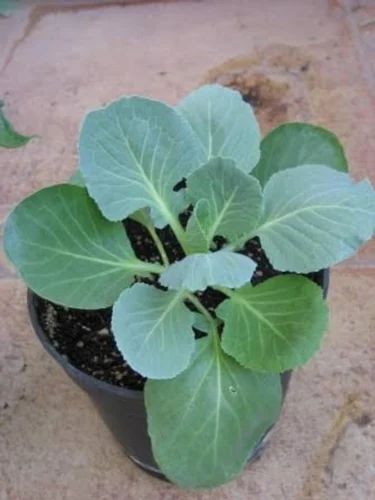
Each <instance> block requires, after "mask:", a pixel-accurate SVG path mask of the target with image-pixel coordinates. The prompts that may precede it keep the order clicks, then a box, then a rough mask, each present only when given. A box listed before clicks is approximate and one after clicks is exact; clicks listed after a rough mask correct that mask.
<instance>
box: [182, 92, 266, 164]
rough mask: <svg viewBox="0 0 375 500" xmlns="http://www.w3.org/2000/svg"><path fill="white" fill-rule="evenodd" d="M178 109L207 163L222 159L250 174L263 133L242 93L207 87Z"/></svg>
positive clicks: (189, 97) (189, 96) (186, 98)
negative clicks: (217, 158) (233, 162)
mask: <svg viewBox="0 0 375 500" xmlns="http://www.w3.org/2000/svg"><path fill="white" fill-rule="evenodd" d="M177 109H178V110H179V111H180V113H181V114H182V115H183V116H185V117H186V118H187V119H188V121H189V122H190V125H191V127H192V128H193V130H194V132H195V133H196V135H197V137H198V138H199V141H200V143H201V149H202V151H203V152H204V157H205V160H206V161H208V160H210V159H211V158H214V157H216V156H220V157H222V158H229V159H231V160H234V161H235V162H236V165H237V166H238V168H240V169H241V170H243V171H244V172H246V173H248V172H250V171H251V170H252V169H253V168H254V167H255V165H256V164H257V163H258V160H259V156H260V130H259V126H258V123H257V121H256V118H255V115H254V113H253V111H252V109H251V106H250V105H249V104H247V103H245V102H244V101H243V100H242V97H241V94H240V93H239V92H237V91H235V90H231V89H229V88H226V87H222V86H221V85H216V84H215V85H205V86H203V87H200V88H199V89H197V90H195V91H194V92H192V93H191V94H189V95H188V96H187V97H185V99H183V100H182V101H181V102H180V103H179V105H178V106H177Z"/></svg>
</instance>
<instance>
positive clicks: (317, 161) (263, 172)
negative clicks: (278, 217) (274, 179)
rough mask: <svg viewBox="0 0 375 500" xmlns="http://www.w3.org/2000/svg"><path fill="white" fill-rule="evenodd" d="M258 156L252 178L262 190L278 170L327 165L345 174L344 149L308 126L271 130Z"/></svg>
mask: <svg viewBox="0 0 375 500" xmlns="http://www.w3.org/2000/svg"><path fill="white" fill-rule="evenodd" d="M260 150H261V155H260V160H259V163H258V165H257V166H256V167H255V169H254V170H253V172H252V174H253V175H254V176H255V177H257V179H259V182H260V183H261V184H262V186H264V185H265V184H266V182H267V181H268V179H269V178H270V177H271V176H272V175H273V174H275V173H276V172H280V171H281V170H285V169H286V168H292V167H297V166H300V165H327V166H328V167H331V168H333V169H335V170H339V171H342V172H347V171H348V163H347V161H346V158H345V153H344V150H343V147H342V146H341V144H340V142H339V140H338V139H337V137H336V136H335V135H334V134H332V132H329V131H328V130H326V129H324V128H321V127H316V126H314V125H309V124H307V123H285V124H284V125H281V126H280V127H277V128H275V129H273V130H272V131H271V132H270V133H269V134H268V135H267V136H266V137H265V138H264V139H263V140H262V142H261V145H260Z"/></svg>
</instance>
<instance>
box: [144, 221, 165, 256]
mask: <svg viewBox="0 0 375 500" xmlns="http://www.w3.org/2000/svg"><path fill="white" fill-rule="evenodd" d="M147 229H148V232H149V233H150V236H151V238H152V239H153V240H154V243H155V245H156V248H157V249H158V251H159V254H160V257H161V260H162V261H163V264H164V265H165V266H169V259H168V255H167V254H166V252H165V249H164V246H163V243H162V242H161V240H160V238H159V236H158V235H157V232H156V231H155V228H154V227H153V226H152V225H148V226H147Z"/></svg>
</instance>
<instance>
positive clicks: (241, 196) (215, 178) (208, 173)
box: [186, 158, 262, 251]
mask: <svg viewBox="0 0 375 500" xmlns="http://www.w3.org/2000/svg"><path fill="white" fill-rule="evenodd" d="M186 197H187V199H188V200H189V201H190V202H191V203H192V204H196V205H195V208H194V212H193V214H192V216H191V218H190V220H189V222H188V226H187V237H188V241H189V245H190V246H191V248H192V249H193V250H195V251H196V250H198V251H207V250H208V249H209V246H210V243H211V241H212V239H213V237H214V236H216V235H220V236H224V237H225V238H228V239H231V238H235V237H238V236H240V235H241V234H243V233H245V232H247V233H249V232H250V231H251V230H252V229H253V228H254V227H255V225H256V223H257V222H258V219H259V216H260V212H261V208H262V193H261V189H260V184H259V182H258V181H257V179H255V178H254V177H252V176H250V175H247V174H245V173H244V172H242V171H241V170H239V169H238V168H236V165H235V163H234V162H233V161H232V160H224V159H222V158H214V159H212V160H210V161H209V162H208V163H207V164H206V165H204V166H203V167H201V168H199V169H198V170H196V171H195V172H194V173H193V174H192V175H190V177H189V178H188V180H187V190H186Z"/></svg>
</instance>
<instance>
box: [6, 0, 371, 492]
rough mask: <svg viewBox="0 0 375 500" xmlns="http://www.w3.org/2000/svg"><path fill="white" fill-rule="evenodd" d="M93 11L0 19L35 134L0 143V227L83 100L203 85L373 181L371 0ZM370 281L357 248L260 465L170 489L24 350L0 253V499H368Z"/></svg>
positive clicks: (11, 93)
mask: <svg viewBox="0 0 375 500" xmlns="http://www.w3.org/2000/svg"><path fill="white" fill-rule="evenodd" d="M93 3H94V2H87V1H86V2H85V1H82V2H78V1H75V2H72V1H70V2H69V1H65V2H61V4H64V6H63V7H62V6H61V5H60V6H59V5H58V4H56V3H55V4H53V2H40V4H43V6H42V7H41V6H40V5H39V4H38V3H37V2H29V4H28V5H27V6H26V7H24V8H22V9H20V10H18V11H16V12H15V13H14V14H13V15H11V16H10V17H8V18H0V98H2V99H4V100H5V101H6V104H7V112H8V115H9V117H10V118H11V119H12V121H13V123H14V124H15V125H16V126H17V127H18V128H19V129H20V130H22V131H24V132H25V133H34V134H37V135H38V136H39V138H38V139H35V140H34V141H32V142H31V143H30V144H29V145H28V146H27V147H25V148H24V149H20V150H15V151H3V150H2V151H1V152H0V164H1V173H2V181H1V187H0V218H1V220H3V218H4V216H5V215H6V214H7V212H8V211H9V209H10V207H11V206H12V204H14V203H15V202H16V201H17V200H19V199H20V198H21V197H23V196H24V195H25V194H27V193H29V192H30V191H32V190H35V189H38V188H40V187H42V186H45V185H47V184H49V183H54V182H59V181H62V180H64V179H65V178H66V177H67V176H68V175H69V174H70V173H71V172H72V171H73V170H74V168H75V165H76V146H75V143H76V136H77V130H78V127H79V123H80V120H81V119H82V116H83V114H84V112H85V110H87V109H88V108H90V107H97V106H99V105H101V104H103V103H105V102H106V101H109V100H111V99H114V98H115V97H118V96H119V95H121V94H132V93H137V94H144V95H148V96H152V97H155V98H160V99H165V100H166V101H168V102H170V103H174V102H176V101H177V100H178V99H179V98H180V97H181V96H182V95H184V94H185V93H186V92H188V91H190V90H191V89H192V88H194V87H196V86H197V85H199V84H200V83H202V82H207V81H219V82H222V83H224V84H231V85H234V86H237V87H238V88H240V89H241V90H242V91H243V92H245V93H247V94H248V95H249V96H251V98H252V99H253V102H254V103H255V107H256V112H257V114H258V116H259V118H260V120H261V124H262V129H263V131H264V132H266V131H267V130H269V129H270V127H272V126H274V125H275V124H277V123H278V122H280V121H286V120H307V121H310V122H312V123H317V124H320V125H323V126H326V127H329V128H330V129H332V130H333V131H334V132H336V134H337V135H338V136H339V137H340V138H341V140H342V141H343V143H344V144H345V147H346V149H347V153H348V157H349V160H350V163H351V168H352V172H353V175H354V176H355V177H357V178H359V177H363V176H368V177H370V178H371V179H372V181H373V182H375V165H374V158H375V143H374V140H373V137H374V133H375V113H374V109H375V100H374V93H375V78H374V71H375V22H374V19H375V3H374V2H373V0H367V1H366V0H363V1H361V0H356V1H355V0H352V1H350V0H347V1H346V0H309V1H301V0H284V1H283V2H277V1H275V0H251V1H250V0H247V1H246V0H242V1H240V0H235V1H234V0H232V1H230V2H229V1H224V0H222V1H219V0H206V1H193V0H191V1H175V2H165V3H144V2H135V3H138V5H127V6H120V5H117V6H116V5H114V4H115V3H116V2H101V6H100V7H98V6H95V5H93ZM118 3H121V2H118ZM52 4H53V5H52ZM105 4H107V5H105ZM72 5H74V8H72ZM374 289H375V245H374V243H370V244H368V245H367V246H366V247H365V248H364V249H363V250H362V251H361V253H360V254H359V255H358V256H357V257H356V258H353V259H351V260H350V261H348V262H345V263H344V264H342V265H340V266H338V267H337V268H336V269H335V270H334V271H333V273H332V281H331V289H330V298H329V300H330V305H331V311H332V312H331V326H330V330H329V334H328V335H327V337H326V340H325V343H324V346H323V349H322V352H321V354H320V355H319V356H318V357H316V358H315V359H313V360H312V361H311V362H310V363H309V364H308V365H307V366H306V367H304V368H303V369H301V370H299V371H297V372H296V373H295V375H294V376H293V380H292V383H291V387H290V392H289V394H288V398H287V402H286V405H285V408H284V411H283V415H282V418H281V420H280V423H279V425H278V427H277V431H276V432H275V433H274V435H273V438H272V441H271V445H270V447H269V448H268V449H267V450H266V452H265V453H264V455H263V456H262V458H261V460H259V461H258V462H257V463H255V464H254V465H252V466H251V467H249V468H248V470H246V471H245V472H244V473H243V474H242V475H241V476H240V477H239V478H238V479H237V480H235V481H233V482H232V483H230V484H228V485H226V486H224V487H222V488H219V489H217V490H215V491H212V492H208V491H204V492H184V491H180V490H178V489H177V488H175V487H173V486H170V485H166V484H164V483H162V482H160V481H158V480H156V479H153V478H150V477H148V476H147V475H145V474H143V473H142V472H141V471H139V470H138V469H137V468H135V467H134V466H133V465H132V464H131V463H130V462H129V461H128V460H127V459H126V458H125V457H124V455H123V453H122V451H121V449H120V448H119V446H118V445H117V444H116V443H115V442H114V441H113V439H112V437H111V435H110V434H109V432H108V431H107V430H106V429H105V428H104V426H103V425H102V423H101V421H100V420H99V417H98V416H97V415H96V413H95V411H93V408H92V407H91V404H90V403H89V401H88V400H87V398H86V396H85V395H84V394H82V393H81V392H80V391H79V390H78V389H77V388H76V387H74V386H73V385H72V383H71V382H70V381H69V380H68V379H67V377H66V376H65V375H64V374H63V373H62V371H61V370H60V369H59V368H58V367H57V366H56V365H55V364H54V363H53V362H52V360H50V359H49V358H48V357H47V355H46V354H45V353H44V352H43V351H42V349H41V347H40V346H39V344H38V343H37V341H36V339H35V338H34V336H33V334H32V332H31V329H30V326H29V324H28V319H27V315H26V308H25V289H24V286H23V284H22V283H21V282H20V281H19V280H18V279H17V278H16V276H15V275H14V273H13V271H12V270H10V269H9V267H7V265H6V263H5V259H4V258H3V257H1V260H0V297H1V301H0V302H1V304H0V308H1V309H0V317H1V322H0V345H1V348H0V411H1V423H0V441H1V443H0V449H1V454H0V499H1V500H50V499H51V500H65V499H67V500H68V499H69V500H86V499H87V500H89V499H90V500H91V499H95V500H107V499H108V500H109V499H114V500H122V499H126V500H138V499H140V500H142V499H147V500H148V499H152V500H154V499H155V500H158V499H168V500H172V499H173V500H174V499H179V500H180V499H181V500H184V499H202V500H203V499H211V498H212V499H214V498H215V499H220V500H224V499H230V500H237V499H241V500H242V499H243V500H245V499H246V500H248V499H249V500H251V499H256V500H273V499H275V500H279V499H287V500H303V499H318V500H323V499H327V500H344V499H352V498H355V499H360V500H369V499H373V498H374V499H375V390H374V379H375V347H374V346H375V343H374V334H375V317H374V311H375V297H374Z"/></svg>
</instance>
